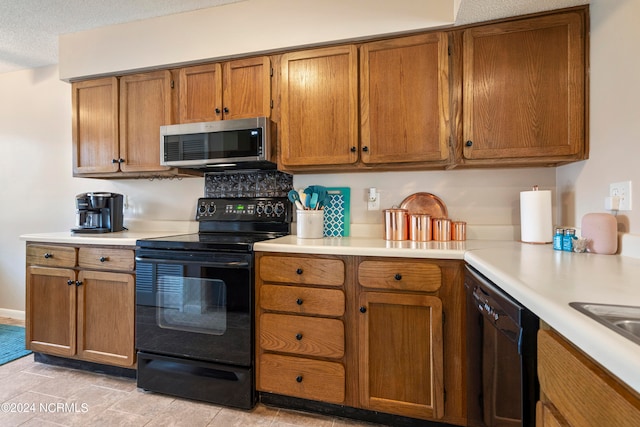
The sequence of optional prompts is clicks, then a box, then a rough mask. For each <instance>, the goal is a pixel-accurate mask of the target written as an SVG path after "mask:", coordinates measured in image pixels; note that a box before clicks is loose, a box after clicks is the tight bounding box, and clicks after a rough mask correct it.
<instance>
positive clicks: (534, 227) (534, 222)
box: [520, 190, 553, 243]
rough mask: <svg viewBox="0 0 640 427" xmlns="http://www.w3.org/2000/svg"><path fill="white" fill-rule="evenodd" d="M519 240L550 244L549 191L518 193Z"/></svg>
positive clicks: (551, 228)
mask: <svg viewBox="0 0 640 427" xmlns="http://www.w3.org/2000/svg"><path fill="white" fill-rule="evenodd" d="M520 236H521V237H520V239H521V240H522V241H523V242H525V243H551V242H552V241H553V224H552V219H551V191H548V190H545V191H538V190H533V191H521V192H520Z"/></svg>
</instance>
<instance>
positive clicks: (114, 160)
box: [111, 159, 120, 163]
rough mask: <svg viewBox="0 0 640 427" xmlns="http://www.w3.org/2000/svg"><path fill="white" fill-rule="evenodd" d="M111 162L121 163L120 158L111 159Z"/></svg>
mask: <svg viewBox="0 0 640 427" xmlns="http://www.w3.org/2000/svg"><path fill="white" fill-rule="evenodd" d="M111 163H120V162H119V161H118V159H111Z"/></svg>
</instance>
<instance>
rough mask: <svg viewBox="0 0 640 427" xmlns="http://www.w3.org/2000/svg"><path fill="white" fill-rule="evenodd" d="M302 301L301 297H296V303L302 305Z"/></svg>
mask: <svg viewBox="0 0 640 427" xmlns="http://www.w3.org/2000/svg"><path fill="white" fill-rule="evenodd" d="M303 302H304V301H303V300H302V298H298V299H297V300H296V304H298V305H302V303H303Z"/></svg>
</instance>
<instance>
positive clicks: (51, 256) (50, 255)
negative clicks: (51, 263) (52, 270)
mask: <svg viewBox="0 0 640 427" xmlns="http://www.w3.org/2000/svg"><path fill="white" fill-rule="evenodd" d="M44 257H45V259H49V258H53V254H50V253H49V252H47V253H46V254H44Z"/></svg>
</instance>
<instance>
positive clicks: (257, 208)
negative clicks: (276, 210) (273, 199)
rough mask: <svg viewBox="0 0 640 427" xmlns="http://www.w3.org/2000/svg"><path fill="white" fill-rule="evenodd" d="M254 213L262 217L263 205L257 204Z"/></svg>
mask: <svg viewBox="0 0 640 427" xmlns="http://www.w3.org/2000/svg"><path fill="white" fill-rule="evenodd" d="M256 213H257V214H258V215H262V214H263V213H264V205H263V204H262V203H259V204H258V206H256Z"/></svg>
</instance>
